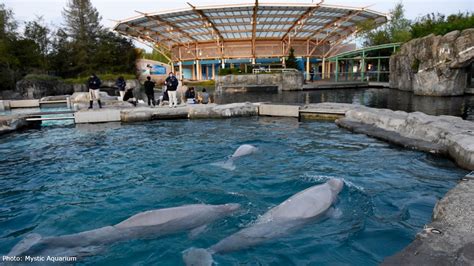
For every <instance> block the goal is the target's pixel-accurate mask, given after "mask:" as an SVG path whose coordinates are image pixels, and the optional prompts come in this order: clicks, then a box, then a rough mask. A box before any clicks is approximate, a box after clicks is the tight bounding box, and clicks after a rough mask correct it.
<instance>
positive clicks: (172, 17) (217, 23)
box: [114, 0, 387, 47]
mask: <svg viewBox="0 0 474 266" xmlns="http://www.w3.org/2000/svg"><path fill="white" fill-rule="evenodd" d="M189 5H190V8H187V9H181V10H172V11H165V12H158V13H142V12H138V11H137V12H138V13H140V15H139V16H137V17H134V18H130V19H126V20H123V21H120V22H119V23H117V25H116V26H115V28H114V30H115V31H117V32H119V33H121V34H124V35H127V36H132V37H136V38H140V39H142V40H145V41H150V42H155V43H161V44H163V45H165V46H168V47H171V46H175V45H183V44H189V43H201V42H215V41H227V40H252V41H257V40H269V39H271V40H275V39H277V40H282V41H283V40H285V39H291V40H312V41H318V42H320V41H322V40H324V41H338V40H339V39H341V38H346V37H348V36H350V35H351V34H352V33H354V32H355V31H356V30H357V29H356V25H357V24H358V23H359V22H362V21H365V20H370V19H371V20H374V21H375V23H377V24H382V23H384V22H386V20H387V17H386V15H385V14H382V13H379V12H376V11H372V10H369V9H366V8H355V7H345V6H335V5H325V4H321V3H319V4H317V3H314V4H270V3H258V0H257V1H256V2H255V3H254V4H238V5H221V6H205V7H194V6H192V5H191V4H189Z"/></svg>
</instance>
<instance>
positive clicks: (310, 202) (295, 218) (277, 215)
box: [183, 179, 344, 266]
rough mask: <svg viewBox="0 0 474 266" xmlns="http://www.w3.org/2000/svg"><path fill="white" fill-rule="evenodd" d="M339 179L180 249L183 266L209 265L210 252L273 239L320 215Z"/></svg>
mask: <svg viewBox="0 0 474 266" xmlns="http://www.w3.org/2000/svg"><path fill="white" fill-rule="evenodd" d="M343 187H344V182H343V181H342V180H341V179H330V180H329V181H327V182H326V183H324V184H321V185H316V186H312V187H310V188H307V189H305V190H303V191H301V192H299V193H296V194H295V195H293V196H291V197H290V198H288V199H287V200H285V201H284V202H282V203H281V204H280V205H278V206H276V207H274V208H272V209H270V210H269V211H267V212H266V213H265V214H263V215H262V216H260V218H258V219H257V221H256V222H255V223H253V224H252V225H251V226H249V227H247V228H244V229H242V230H240V231H238V232H236V233H234V234H233V235H230V236H228V237H226V238H224V239H222V240H221V241H219V242H218V243H216V244H215V245H213V246H211V247H209V248H207V249H203V248H190V249H188V250H186V251H184V252H183V259H184V262H185V263H186V265H194V266H197V265H212V263H213V259H212V255H213V254H216V253H228V252H232V251H236V250H242V249H246V248H249V247H252V246H256V245H258V244H261V243H263V242H265V241H268V240H271V239H276V238H279V237H282V236H285V235H288V234H289V233H291V232H293V231H294V230H296V229H299V228H301V227H302V226H304V225H306V224H308V223H310V222H312V221H315V220H316V219H317V218H319V217H321V216H323V215H324V214H325V213H326V211H327V210H328V209H329V208H330V207H331V206H332V205H333V204H334V203H335V201H336V200H337V195H338V194H339V193H340V192H341V191H342V189H343Z"/></svg>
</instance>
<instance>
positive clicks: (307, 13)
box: [281, 0, 324, 40]
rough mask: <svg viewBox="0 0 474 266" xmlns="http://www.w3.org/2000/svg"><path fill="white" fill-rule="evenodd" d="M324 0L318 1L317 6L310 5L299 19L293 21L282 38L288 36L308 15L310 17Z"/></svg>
mask: <svg viewBox="0 0 474 266" xmlns="http://www.w3.org/2000/svg"><path fill="white" fill-rule="evenodd" d="M323 2H324V0H322V1H321V2H319V3H317V4H316V5H315V6H312V7H309V8H308V9H307V10H306V11H305V12H304V13H303V14H302V15H301V16H300V17H299V18H298V19H296V20H295V22H294V23H293V25H291V27H290V28H289V29H288V31H287V32H286V33H285V35H283V37H282V38H281V39H282V40H284V39H285V38H286V36H288V34H290V32H291V31H292V30H293V29H294V28H295V27H296V26H298V25H299V24H301V21H303V20H305V19H307V18H308V17H310V16H311V15H312V14H313V12H314V11H316V10H317V9H318V8H319V7H320V6H321V4H322V3H323Z"/></svg>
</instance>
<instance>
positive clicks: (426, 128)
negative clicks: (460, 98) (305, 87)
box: [341, 106, 474, 170]
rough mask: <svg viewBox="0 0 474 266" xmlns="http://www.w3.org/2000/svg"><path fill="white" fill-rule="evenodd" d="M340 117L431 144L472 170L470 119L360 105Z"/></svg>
mask: <svg viewBox="0 0 474 266" xmlns="http://www.w3.org/2000/svg"><path fill="white" fill-rule="evenodd" d="M344 120H346V121H352V122H358V123H362V124H365V125H370V126H374V127H376V128H379V129H383V130H386V131H388V132H396V133H397V134H399V135H400V136H401V137H403V138H407V139H410V140H417V141H418V142H419V143H423V142H428V143H431V144H435V145H436V146H438V147H440V148H439V149H440V150H443V151H446V153H447V155H448V156H449V157H451V158H452V159H453V160H454V161H455V162H456V163H457V164H458V165H459V166H460V167H462V168H465V169H469V170H474V123H472V122H470V121H466V120H462V119H461V118H459V117H454V116H444V115H442V116H431V115H426V114H424V113H420V112H414V113H406V112H403V111H392V110H388V109H375V108H368V107H363V106H358V107H355V108H353V109H351V110H349V111H347V112H346V115H345V118H342V119H341V121H343V122H344ZM369 135H370V134H369ZM381 138H382V139H383V136H382V137H381ZM414 148H417V147H414Z"/></svg>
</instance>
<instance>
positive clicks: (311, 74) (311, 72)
mask: <svg viewBox="0 0 474 266" xmlns="http://www.w3.org/2000/svg"><path fill="white" fill-rule="evenodd" d="M309 75H310V77H311V82H313V81H314V67H312V68H311V69H310V70H309Z"/></svg>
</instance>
